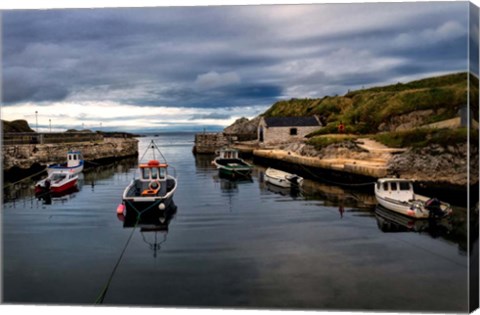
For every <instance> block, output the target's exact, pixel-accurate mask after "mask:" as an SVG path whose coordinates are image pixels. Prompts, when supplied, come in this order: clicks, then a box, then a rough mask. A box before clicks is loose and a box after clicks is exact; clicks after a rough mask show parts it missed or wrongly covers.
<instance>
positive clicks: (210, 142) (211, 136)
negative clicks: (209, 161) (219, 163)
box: [193, 132, 229, 154]
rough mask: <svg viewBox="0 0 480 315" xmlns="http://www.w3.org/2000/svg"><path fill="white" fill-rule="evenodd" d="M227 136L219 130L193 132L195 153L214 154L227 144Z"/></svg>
mask: <svg viewBox="0 0 480 315" xmlns="http://www.w3.org/2000/svg"><path fill="white" fill-rule="evenodd" d="M228 143H229V141H228V138H227V137H225V135H224V134H223V133H221V132H218V133H216V132H215V133H214V132H203V133H197V134H195V145H194V147H193V153H195V154H214V153H215V151H216V150H218V149H220V148H221V147H223V146H226V145H228Z"/></svg>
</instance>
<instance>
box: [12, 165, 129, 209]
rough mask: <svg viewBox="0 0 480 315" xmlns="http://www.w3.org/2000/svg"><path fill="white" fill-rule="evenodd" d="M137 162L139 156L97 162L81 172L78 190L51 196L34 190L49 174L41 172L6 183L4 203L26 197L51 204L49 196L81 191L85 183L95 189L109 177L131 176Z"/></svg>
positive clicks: (58, 196)
mask: <svg viewBox="0 0 480 315" xmlns="http://www.w3.org/2000/svg"><path fill="white" fill-rule="evenodd" d="M137 163H138V160H137V158H136V157H132V158H126V159H122V160H120V161H116V162H113V163H110V164H105V165H98V164H97V165H96V166H94V167H90V168H87V169H84V171H83V172H82V173H80V174H79V178H78V183H77V186H78V190H77V191H75V190H69V191H67V192H65V194H64V195H63V194H62V195H55V194H53V195H50V196H49V195H40V196H38V195H37V196H36V195H35V191H34V187H35V183H36V182H38V181H39V180H41V179H42V178H45V177H46V176H47V172H46V171H45V172H44V173H42V174H39V175H38V176H35V177H32V178H27V179H25V180H22V181H20V182H17V183H5V185H4V188H3V203H4V204H5V203H8V202H15V201H16V200H19V199H24V198H27V199H33V198H37V199H38V200H42V201H43V202H44V204H50V203H49V198H52V200H53V201H54V200H55V198H60V197H63V196H65V195H71V194H73V193H76V192H78V191H80V190H81V189H82V187H83V186H84V185H88V186H90V187H91V190H92V191H94V190H95V185H96V183H97V182H98V181H101V180H104V179H109V178H111V177H113V176H115V175H116V176H122V175H123V176H129V175H128V171H129V170H130V169H131V168H132V167H135V166H136V164H137ZM90 164H91V165H93V163H90Z"/></svg>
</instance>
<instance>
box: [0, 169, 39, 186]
mask: <svg viewBox="0 0 480 315" xmlns="http://www.w3.org/2000/svg"><path fill="white" fill-rule="evenodd" d="M44 172H46V170H45V169H43V170H41V171H40V172H38V173H35V174H33V175H30V176H27V177H24V178H22V179H20V180H18V181H16V182H14V183H10V184H8V185H5V186H3V188H4V189H5V188H7V187H10V186H13V185H15V184H18V183H20V182H23V181H24V180H26V179H29V178H32V177H35V176H37V175H40V174H42V173H44Z"/></svg>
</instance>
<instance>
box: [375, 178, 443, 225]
mask: <svg viewBox="0 0 480 315" xmlns="http://www.w3.org/2000/svg"><path fill="white" fill-rule="evenodd" d="M375 198H376V199H377V202H378V203H379V204H380V205H381V206H383V207H384V208H386V209H388V210H391V211H395V212H398V213H400V214H403V215H406V216H409V217H413V218H418V219H427V218H438V217H444V216H447V215H450V214H451V213H452V207H451V206H450V205H449V204H448V203H445V202H442V201H439V200H438V199H436V198H429V197H426V196H422V195H418V194H415V193H414V191H413V184H412V181H410V180H408V179H398V178H381V179H379V180H378V181H377V183H376V185H375Z"/></svg>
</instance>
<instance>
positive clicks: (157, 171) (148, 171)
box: [142, 167, 166, 179]
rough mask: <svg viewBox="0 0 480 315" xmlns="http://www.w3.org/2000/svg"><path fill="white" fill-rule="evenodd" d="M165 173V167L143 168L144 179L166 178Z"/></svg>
mask: <svg viewBox="0 0 480 315" xmlns="http://www.w3.org/2000/svg"><path fill="white" fill-rule="evenodd" d="M165 174H166V169H165V168H163V167H159V168H156V167H152V168H149V167H145V168H142V179H164V178H165Z"/></svg>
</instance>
